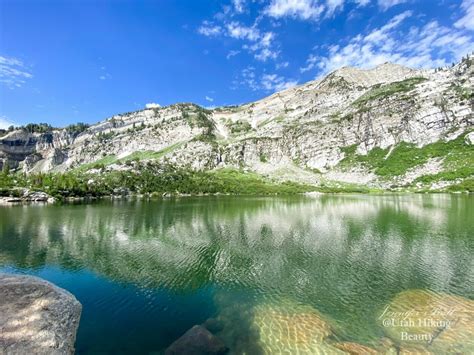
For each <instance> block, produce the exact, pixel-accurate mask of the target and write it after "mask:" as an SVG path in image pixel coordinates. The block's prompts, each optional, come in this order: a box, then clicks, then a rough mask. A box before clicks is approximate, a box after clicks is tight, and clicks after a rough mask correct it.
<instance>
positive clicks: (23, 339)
mask: <svg viewBox="0 0 474 355" xmlns="http://www.w3.org/2000/svg"><path fill="white" fill-rule="evenodd" d="M81 309H82V306H81V304H80V303H79V302H78V301H77V300H76V298H75V297H74V296H73V295H72V294H70V293H69V292H67V291H65V290H63V289H61V288H59V287H56V286H54V285H53V284H51V283H49V282H47V281H44V280H41V279H39V278H37V277H33V276H24V275H9V274H0V353H1V354H73V353H74V342H75V340H76V332H77V328H78V326H79V319H80V316H81Z"/></svg>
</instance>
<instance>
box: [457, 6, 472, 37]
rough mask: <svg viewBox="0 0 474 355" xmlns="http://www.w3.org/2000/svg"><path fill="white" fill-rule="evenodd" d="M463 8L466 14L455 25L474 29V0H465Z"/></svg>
mask: <svg viewBox="0 0 474 355" xmlns="http://www.w3.org/2000/svg"><path fill="white" fill-rule="evenodd" d="M461 9H462V10H463V12H464V16H463V17H461V18H460V19H459V20H458V21H457V22H456V23H455V24H454V26H455V27H457V28H466V29H468V30H471V31H474V0H463V2H462V4H461Z"/></svg>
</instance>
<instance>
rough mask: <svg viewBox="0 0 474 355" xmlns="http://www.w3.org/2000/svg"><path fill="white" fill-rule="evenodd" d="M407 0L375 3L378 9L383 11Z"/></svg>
mask: <svg viewBox="0 0 474 355" xmlns="http://www.w3.org/2000/svg"><path fill="white" fill-rule="evenodd" d="M407 1H408V0H378V1H377V3H378V5H379V6H380V8H381V9H382V10H383V11H385V10H387V9H389V8H391V7H392V6H395V5H399V4H403V3H405V2H407Z"/></svg>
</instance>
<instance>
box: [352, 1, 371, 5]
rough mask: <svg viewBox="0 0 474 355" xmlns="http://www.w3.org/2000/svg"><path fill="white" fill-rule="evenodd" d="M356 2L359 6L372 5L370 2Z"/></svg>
mask: <svg viewBox="0 0 474 355" xmlns="http://www.w3.org/2000/svg"><path fill="white" fill-rule="evenodd" d="M355 2H356V4H357V5H359V6H366V5H368V4H369V3H370V0H355Z"/></svg>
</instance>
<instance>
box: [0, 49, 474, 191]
mask: <svg viewBox="0 0 474 355" xmlns="http://www.w3.org/2000/svg"><path fill="white" fill-rule="evenodd" d="M473 64H474V59H473V58H472V57H468V58H466V59H464V60H463V61H461V62H460V63H459V64H457V65H455V66H453V67H451V68H449V69H440V70H414V69H409V68H405V67H402V66H399V65H395V64H389V63H387V64H383V65H380V66H378V67H376V68H374V69H371V70H361V69H355V68H341V69H339V70H337V71H335V72H333V73H331V74H329V75H327V76H326V77H325V78H323V79H322V80H317V81H312V82H309V83H306V84H304V85H301V86H298V87H294V88H291V89H288V90H285V91H282V92H279V93H275V94H273V95H271V96H269V97H267V98H264V99H262V100H259V101H256V102H253V103H249V104H245V105H241V106H233V107H220V108H216V109H212V110H207V109H204V108H201V107H199V106H197V105H194V104H176V105H171V106H168V107H163V108H157V109H146V110H141V111H137V112H131V113H125V114H120V115H116V116H113V117H111V118H109V119H107V120H105V121H102V122H100V123H98V124H95V125H93V126H90V127H77V126H73V127H68V128H65V129H46V130H45V132H41V133H39V132H38V133H35V132H28V131H26V130H25V129H20V130H15V131H13V132H6V133H5V134H4V136H3V137H1V138H0V164H2V165H8V166H9V167H10V168H12V169H18V170H21V171H24V172H27V173H38V172H66V171H90V172H92V173H104V172H107V171H116V170H127V169H134V166H133V164H130V161H142V162H144V161H161V162H167V163H170V164H173V165H174V166H177V167H181V168H186V169H190V170H194V171H196V170H197V171H208V170H215V169H220V168H235V169H242V171H252V172H256V173H258V174H261V175H264V176H268V177H271V178H272V179H276V180H282V181H283V180H293V181H299V182H305V183H310V184H313V185H324V186H342V185H343V184H348V183H349V184H364V185H367V186H372V187H379V188H396V187H400V186H404V187H406V186H413V187H416V188H419V189H424V188H431V189H443V188H447V187H448V186H450V185H456V184H463V183H464V182H465V181H472V178H473V173H474V171H473V167H474V146H473V145H472V144H473V140H474V133H471V132H472V126H473V124H474V116H473V110H474V97H473V88H474V75H473V73H474V65H473ZM43 130H44V129H43ZM135 168H136V167H135Z"/></svg>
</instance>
